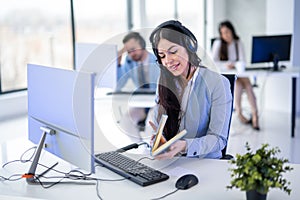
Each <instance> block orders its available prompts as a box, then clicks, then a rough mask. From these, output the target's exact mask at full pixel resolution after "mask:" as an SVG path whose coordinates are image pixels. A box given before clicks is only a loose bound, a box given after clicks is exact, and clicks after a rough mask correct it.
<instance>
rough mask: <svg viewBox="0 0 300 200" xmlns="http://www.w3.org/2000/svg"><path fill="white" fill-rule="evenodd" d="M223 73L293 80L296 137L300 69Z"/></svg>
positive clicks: (292, 96)
mask: <svg viewBox="0 0 300 200" xmlns="http://www.w3.org/2000/svg"><path fill="white" fill-rule="evenodd" d="M222 73H227V74H236V75H237V76H238V77H251V76H256V77H258V76H264V77H266V76H268V77H288V78H291V80H292V92H291V99H292V102H291V137H294V136H295V125H296V102H297V78H299V77H300V67H289V68H286V69H284V70H282V71H271V70H250V71H243V72H237V71H236V70H228V71H222Z"/></svg>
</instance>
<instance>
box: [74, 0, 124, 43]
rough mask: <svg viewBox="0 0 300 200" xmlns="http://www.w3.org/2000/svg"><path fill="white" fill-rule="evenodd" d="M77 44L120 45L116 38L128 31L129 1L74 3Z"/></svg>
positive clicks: (105, 0) (119, 40)
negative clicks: (104, 43) (106, 43)
mask: <svg viewBox="0 0 300 200" xmlns="http://www.w3.org/2000/svg"><path fill="white" fill-rule="evenodd" d="M74 18H75V22H76V23H75V29H76V42H79V43H82V42H84V43H98V44H101V43H103V42H109V43H118V42H122V38H120V39H119V38H116V39H114V37H117V36H118V35H119V34H121V33H124V32H125V31H127V1H120V0H109V1H107V0H85V1H74Z"/></svg>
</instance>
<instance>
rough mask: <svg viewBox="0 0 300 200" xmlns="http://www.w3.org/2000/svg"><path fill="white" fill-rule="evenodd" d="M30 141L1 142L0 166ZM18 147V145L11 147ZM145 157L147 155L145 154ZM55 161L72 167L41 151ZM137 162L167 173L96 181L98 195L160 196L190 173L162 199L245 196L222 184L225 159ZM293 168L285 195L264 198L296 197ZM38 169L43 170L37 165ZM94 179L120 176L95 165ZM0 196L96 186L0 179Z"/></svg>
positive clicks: (88, 195) (73, 195)
mask: <svg viewBox="0 0 300 200" xmlns="http://www.w3.org/2000/svg"><path fill="white" fill-rule="evenodd" d="M32 145H33V144H31V143H30V142H29V141H28V140H27V139H26V138H20V139H14V140H10V141H6V142H3V141H1V152H0V155H1V165H2V164H3V163H5V162H7V161H10V160H15V159H19V157H20V155H21V154H22V153H23V152H24V151H25V150H26V149H28V148H29V147H31V146H32ZM15 147H18V148H15ZM128 156H130V157H132V158H135V159H138V158H140V157H143V156H145V155H138V154H134V152H132V153H131V154H128ZM146 156H147V155H146ZM56 161H59V165H58V166H57V167H56V168H55V169H58V170H62V171H65V172H66V171H68V170H70V169H71V168H74V167H73V166H70V165H69V164H68V163H66V162H64V161H62V160H58V158H57V157H55V156H53V155H51V154H50V153H48V152H45V151H42V156H41V160H40V162H41V163H43V164H46V165H47V166H50V165H51V164H53V163H54V162H56ZM141 162H143V163H145V164H147V165H150V166H153V167H154V168H157V169H160V170H161V171H163V172H165V173H167V174H169V175H170V178H169V179H168V180H167V181H164V182H161V183H157V184H154V185H150V186H147V187H141V186H139V185H137V184H135V183H133V182H131V181H129V180H122V181H117V182H105V181H100V184H99V186H98V189H99V193H100V195H101V197H102V198H103V199H104V200H105V199H133V200H135V199H137V200H141V199H152V198H156V197H160V196H163V195H164V194H167V193H169V192H172V191H174V190H175V182H176V180H177V179H178V178H179V177H180V176H181V175H183V174H186V173H193V174H195V175H196V176H197V177H198V178H199V183H198V184H197V185H196V186H194V187H192V188H190V189H189V190H185V191H183V190H180V191H178V192H176V193H175V194H173V195H171V196H170V197H168V198H166V199H224V200H227V199H228V200H241V199H246V194H245V192H241V191H239V190H238V189H233V190H227V189H226V186H227V185H228V184H229V182H230V172H229V171H228V168H229V167H230V165H229V163H228V162H227V161H226V160H216V159H202V160H199V159H193V158H180V159H175V160H169V161H151V160H147V159H145V160H142V161H141ZM29 164H30V163H26V164H24V163H20V162H16V163H12V164H9V165H7V166H6V167H5V168H1V169H0V175H1V176H5V177H8V176H10V175H12V174H17V173H20V174H22V173H25V172H27V170H28V167H29ZM290 165H291V166H292V167H293V168H294V170H293V171H291V172H289V173H286V178H287V179H288V180H289V181H290V182H291V185H290V187H291V188H292V193H291V195H290V196H288V195H287V194H286V193H285V192H283V191H281V190H278V189H271V191H270V192H269V193H268V199H272V200H282V199H290V200H296V199H299V196H300V190H299V185H300V165H299V164H290ZM38 170H39V171H41V170H44V168H43V167H41V166H38ZM46 175H47V176H51V175H54V174H53V172H50V173H47V174H46ZM93 176H94V177H97V178H103V179H120V178H122V177H121V176H119V175H117V174H115V173H113V172H111V171H110V170H108V169H106V168H103V167H97V168H96V174H94V175H93ZM0 195H8V196H15V197H30V198H39V199H57V200H59V199H89V200H92V199H98V198H97V194H96V185H80V184H58V185H55V186H53V187H52V188H49V189H44V188H42V187H41V186H40V185H28V184H27V183H26V181H25V180H24V179H21V180H18V181H13V182H9V181H5V182H0Z"/></svg>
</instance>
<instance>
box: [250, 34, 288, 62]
mask: <svg viewBox="0 0 300 200" xmlns="http://www.w3.org/2000/svg"><path fill="white" fill-rule="evenodd" d="M291 39H292V35H273V36H254V37H253V38H252V56H251V63H262V62H273V64H274V65H275V64H277V63H278V61H288V60H290V51H291Z"/></svg>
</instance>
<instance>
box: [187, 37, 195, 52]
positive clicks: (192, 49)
mask: <svg viewBox="0 0 300 200" xmlns="http://www.w3.org/2000/svg"><path fill="white" fill-rule="evenodd" d="M186 44H187V48H188V50H189V51H190V52H192V53H196V52H197V49H198V45H197V42H195V41H194V40H193V39H192V38H187V41H186Z"/></svg>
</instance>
